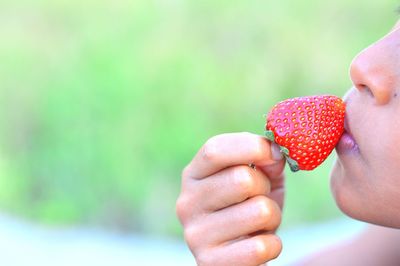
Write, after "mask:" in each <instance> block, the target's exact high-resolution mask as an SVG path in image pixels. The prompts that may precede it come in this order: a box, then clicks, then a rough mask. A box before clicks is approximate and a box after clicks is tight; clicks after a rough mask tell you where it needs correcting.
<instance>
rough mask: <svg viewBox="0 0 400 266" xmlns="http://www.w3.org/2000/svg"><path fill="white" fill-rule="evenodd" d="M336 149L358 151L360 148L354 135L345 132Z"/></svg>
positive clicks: (347, 151)
mask: <svg viewBox="0 0 400 266" xmlns="http://www.w3.org/2000/svg"><path fill="white" fill-rule="evenodd" d="M336 151H337V152H338V153H349V152H358V151H359V149H358V145H357V143H356V141H355V140H354V139H353V137H352V136H351V135H350V134H348V133H347V132H344V133H343V135H342V137H341V138H340V140H339V142H338V144H337V145H336Z"/></svg>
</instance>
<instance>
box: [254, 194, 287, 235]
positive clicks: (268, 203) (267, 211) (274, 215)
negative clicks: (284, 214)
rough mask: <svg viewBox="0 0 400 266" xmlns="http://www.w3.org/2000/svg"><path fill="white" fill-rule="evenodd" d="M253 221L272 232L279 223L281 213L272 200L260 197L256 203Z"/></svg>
mask: <svg viewBox="0 0 400 266" xmlns="http://www.w3.org/2000/svg"><path fill="white" fill-rule="evenodd" d="M256 205H257V207H256V208H255V210H256V211H255V217H254V220H255V221H256V222H257V223H258V224H259V226H260V227H263V228H266V229H269V230H272V229H276V228H277V227H278V226H279V225H280V223H281V211H280V209H279V207H278V205H277V203H275V202H274V201H273V200H271V199H269V198H267V197H264V196H260V197H259V198H258V199H257V201H256Z"/></svg>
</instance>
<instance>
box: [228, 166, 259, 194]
mask: <svg viewBox="0 0 400 266" xmlns="http://www.w3.org/2000/svg"><path fill="white" fill-rule="evenodd" d="M232 179H233V180H232V183H233V187H235V189H236V190H237V191H238V193H239V194H240V195H241V196H243V197H244V198H247V197H248V196H250V195H251V191H252V190H253V189H254V185H255V184H254V178H253V176H252V174H251V171H250V168H249V167H248V166H238V167H235V168H234V170H233V175H232Z"/></svg>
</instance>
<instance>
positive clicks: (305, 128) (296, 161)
mask: <svg viewBox="0 0 400 266" xmlns="http://www.w3.org/2000/svg"><path fill="white" fill-rule="evenodd" d="M344 114H345V104H344V102H343V101H342V100H341V99H340V98H338V97H336V96H331V95H318V96H306V97H298V98H293V99H287V100H285V101H282V102H280V103H278V104H276V105H275V106H274V107H273V108H272V110H271V111H270V112H269V113H268V115H267V122H266V126H265V128H266V131H265V135H266V137H267V138H268V139H269V140H271V141H273V142H275V143H277V144H278V145H279V146H280V149H281V152H282V153H283V154H284V155H285V157H286V160H287V162H288V163H289V166H290V169H291V170H292V171H293V172H296V171H298V170H313V169H314V168H316V167H317V166H318V165H320V164H321V163H322V162H323V161H325V159H326V158H327V157H328V156H329V154H330V153H331V152H332V151H333V149H334V148H335V146H336V144H337V142H338V141H339V139H340V137H341V135H342V134H343V131H344Z"/></svg>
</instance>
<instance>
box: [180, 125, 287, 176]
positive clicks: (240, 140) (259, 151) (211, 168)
mask: <svg viewBox="0 0 400 266" xmlns="http://www.w3.org/2000/svg"><path fill="white" fill-rule="evenodd" d="M282 158H283V157H282V154H281V153H279V152H278V153H276V157H275V159H274V157H273V154H272V152H271V142H270V141H269V140H267V139H266V138H264V137H262V136H258V135H255V134H252V133H247V132H243V133H227V134H222V135H217V136H215V137H212V138H210V139H209V140H208V141H207V142H206V143H205V144H204V145H203V147H202V148H201V149H200V150H199V152H198V153H197V154H196V155H195V157H194V158H193V160H192V161H191V162H190V163H189V165H188V166H187V167H186V168H185V169H184V171H183V176H184V177H188V178H196V179H200V178H204V177H207V176H209V175H211V174H214V173H216V172H218V171H219V170H221V169H224V168H226V167H228V166H232V165H242V164H247V165H248V164H251V163H254V164H256V165H258V164H260V165H263V166H266V165H271V164H274V163H275V162H276V161H280V160H282Z"/></svg>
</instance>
